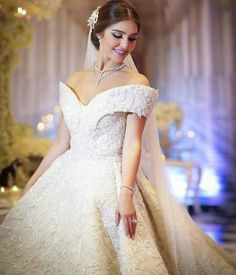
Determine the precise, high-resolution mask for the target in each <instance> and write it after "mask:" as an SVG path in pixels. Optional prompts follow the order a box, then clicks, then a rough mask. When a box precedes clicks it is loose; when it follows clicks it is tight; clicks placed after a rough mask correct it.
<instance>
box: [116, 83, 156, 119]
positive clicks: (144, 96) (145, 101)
mask: <svg viewBox="0 0 236 275" xmlns="http://www.w3.org/2000/svg"><path fill="white" fill-rule="evenodd" d="M158 91H159V90H156V89H154V88H152V87H149V86H146V85H134V86H132V87H127V88H126V89H122V90H120V91H119V93H118V94H117V98H116V99H115V100H112V102H113V104H114V105H113V106H112V109H113V110H114V111H123V112H130V113H136V114H138V116H140V117H141V116H144V117H148V116H149V114H150V113H151V111H152V109H153V107H154V105H155V104H156V102H157V98H158Z"/></svg>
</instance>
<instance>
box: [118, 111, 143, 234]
mask: <svg viewBox="0 0 236 275" xmlns="http://www.w3.org/2000/svg"><path fill="white" fill-rule="evenodd" d="M145 122H146V118H145V117H141V118H140V117H139V116H138V115H137V114H131V115H128V118H127V124H126V131H125V138H124V144H123V154H122V184H125V185H128V186H130V187H134V185H135V181H136V176H137V171H138V167H139V162H140V156H141V143H142V132H143V129H144V125H145ZM121 218H122V220H123V224H124V227H125V231H126V234H127V236H130V237H131V238H133V237H134V235H135V229H136V224H135V223H132V222H131V220H132V219H133V218H136V211H135V208H134V205H133V198H132V192H131V191H130V190H129V189H127V188H121V189H120V193H119V200H118V206H117V209H116V221H115V222H116V226H117V225H118V224H119V222H120V219H121Z"/></svg>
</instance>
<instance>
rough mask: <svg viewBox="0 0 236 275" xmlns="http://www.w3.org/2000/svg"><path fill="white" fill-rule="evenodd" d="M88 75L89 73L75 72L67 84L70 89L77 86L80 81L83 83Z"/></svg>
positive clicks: (69, 77)
mask: <svg viewBox="0 0 236 275" xmlns="http://www.w3.org/2000/svg"><path fill="white" fill-rule="evenodd" d="M87 75H88V72H87V71H78V72H74V73H72V74H71V75H69V76H68V78H67V81H66V84H67V85H68V86H70V87H74V86H76V84H77V83H78V81H79V82H80V81H82V80H83V79H84V78H85V77H86V76H87Z"/></svg>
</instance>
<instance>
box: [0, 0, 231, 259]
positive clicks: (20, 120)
mask: <svg viewBox="0 0 236 275" xmlns="http://www.w3.org/2000/svg"><path fill="white" fill-rule="evenodd" d="M104 2H105V1H95V0H93V1H89V0H87V1H82V0H67V1H61V0H56V1H47V0H37V1H36V0H35V1H29V0H28V1H27V0H22V1H21V0H18V1H13V0H9V1H2V0H0V49H1V50H0V64H1V66H0V102H1V104H0V170H1V174H0V217H2V218H3V216H4V215H5V214H6V213H7V212H8V211H9V209H10V207H11V206H12V205H14V204H15V203H16V201H17V200H18V199H19V195H20V192H21V190H22V188H23V187H24V185H25V184H26V181H27V179H28V178H29V177H30V175H32V173H33V172H34V171H35V169H36V168H37V166H38V164H39V163H40V161H41V160H42V158H43V156H44V155H45V154H46V153H47V151H48V149H49V148H50V146H51V144H52V142H53V140H54V138H55V136H56V133H57V126H58V122H59V120H60V106H59V90H58V84H59V83H58V82H59V81H63V82H66V79H67V77H68V76H69V75H70V74H71V73H72V72H75V71H79V70H82V69H83V62H84V53H85V47H86V44H87V33H88V28H87V19H88V17H89V15H90V14H91V12H92V10H94V9H95V8H96V7H97V6H98V5H100V4H102V3H104ZM130 2H131V3H132V4H134V6H135V7H136V9H137V11H138V13H139V14H140V17H141V22H142V29H141V33H140V36H139V39H138V43H137V48H136V49H135V52H134V54H133V58H134V60H135V62H136V65H137V67H138V69H139V70H140V72H141V73H144V74H145V75H147V77H148V78H149V79H150V82H151V85H152V86H153V87H155V88H157V89H159V92H160V96H159V104H158V107H157V110H156V120H157V126H158V129H159V135H160V140H161V145H162V150H163V154H164V156H165V158H166V170H167V173H168V174H169V179H170V182H171V185H172V187H173V191H174V193H175V195H176V197H177V199H178V200H179V201H180V202H181V203H183V204H185V205H186V207H187V208H188V210H189V212H190V214H191V215H192V216H193V218H194V219H195V220H196V222H197V223H198V224H199V226H200V227H201V228H202V229H203V230H204V231H205V232H206V233H208V234H209V235H210V236H211V237H212V238H213V239H215V240H216V241H217V242H218V243H220V244H221V245H222V246H224V247H225V248H226V249H227V250H228V251H230V252H232V253H233V254H234V255H236V156H235V153H236V107H235V104H236V28H235V26H236V0H146V1H145V2H144V1H141V0H133V1H130Z"/></svg>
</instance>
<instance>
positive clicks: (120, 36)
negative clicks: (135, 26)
mask: <svg viewBox="0 0 236 275" xmlns="http://www.w3.org/2000/svg"><path fill="white" fill-rule="evenodd" d="M112 35H113V36H114V37H115V38H117V39H121V38H122V35H119V34H115V33H112ZM136 40H137V38H131V37H130V38H129V41H131V42H133V41H136Z"/></svg>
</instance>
